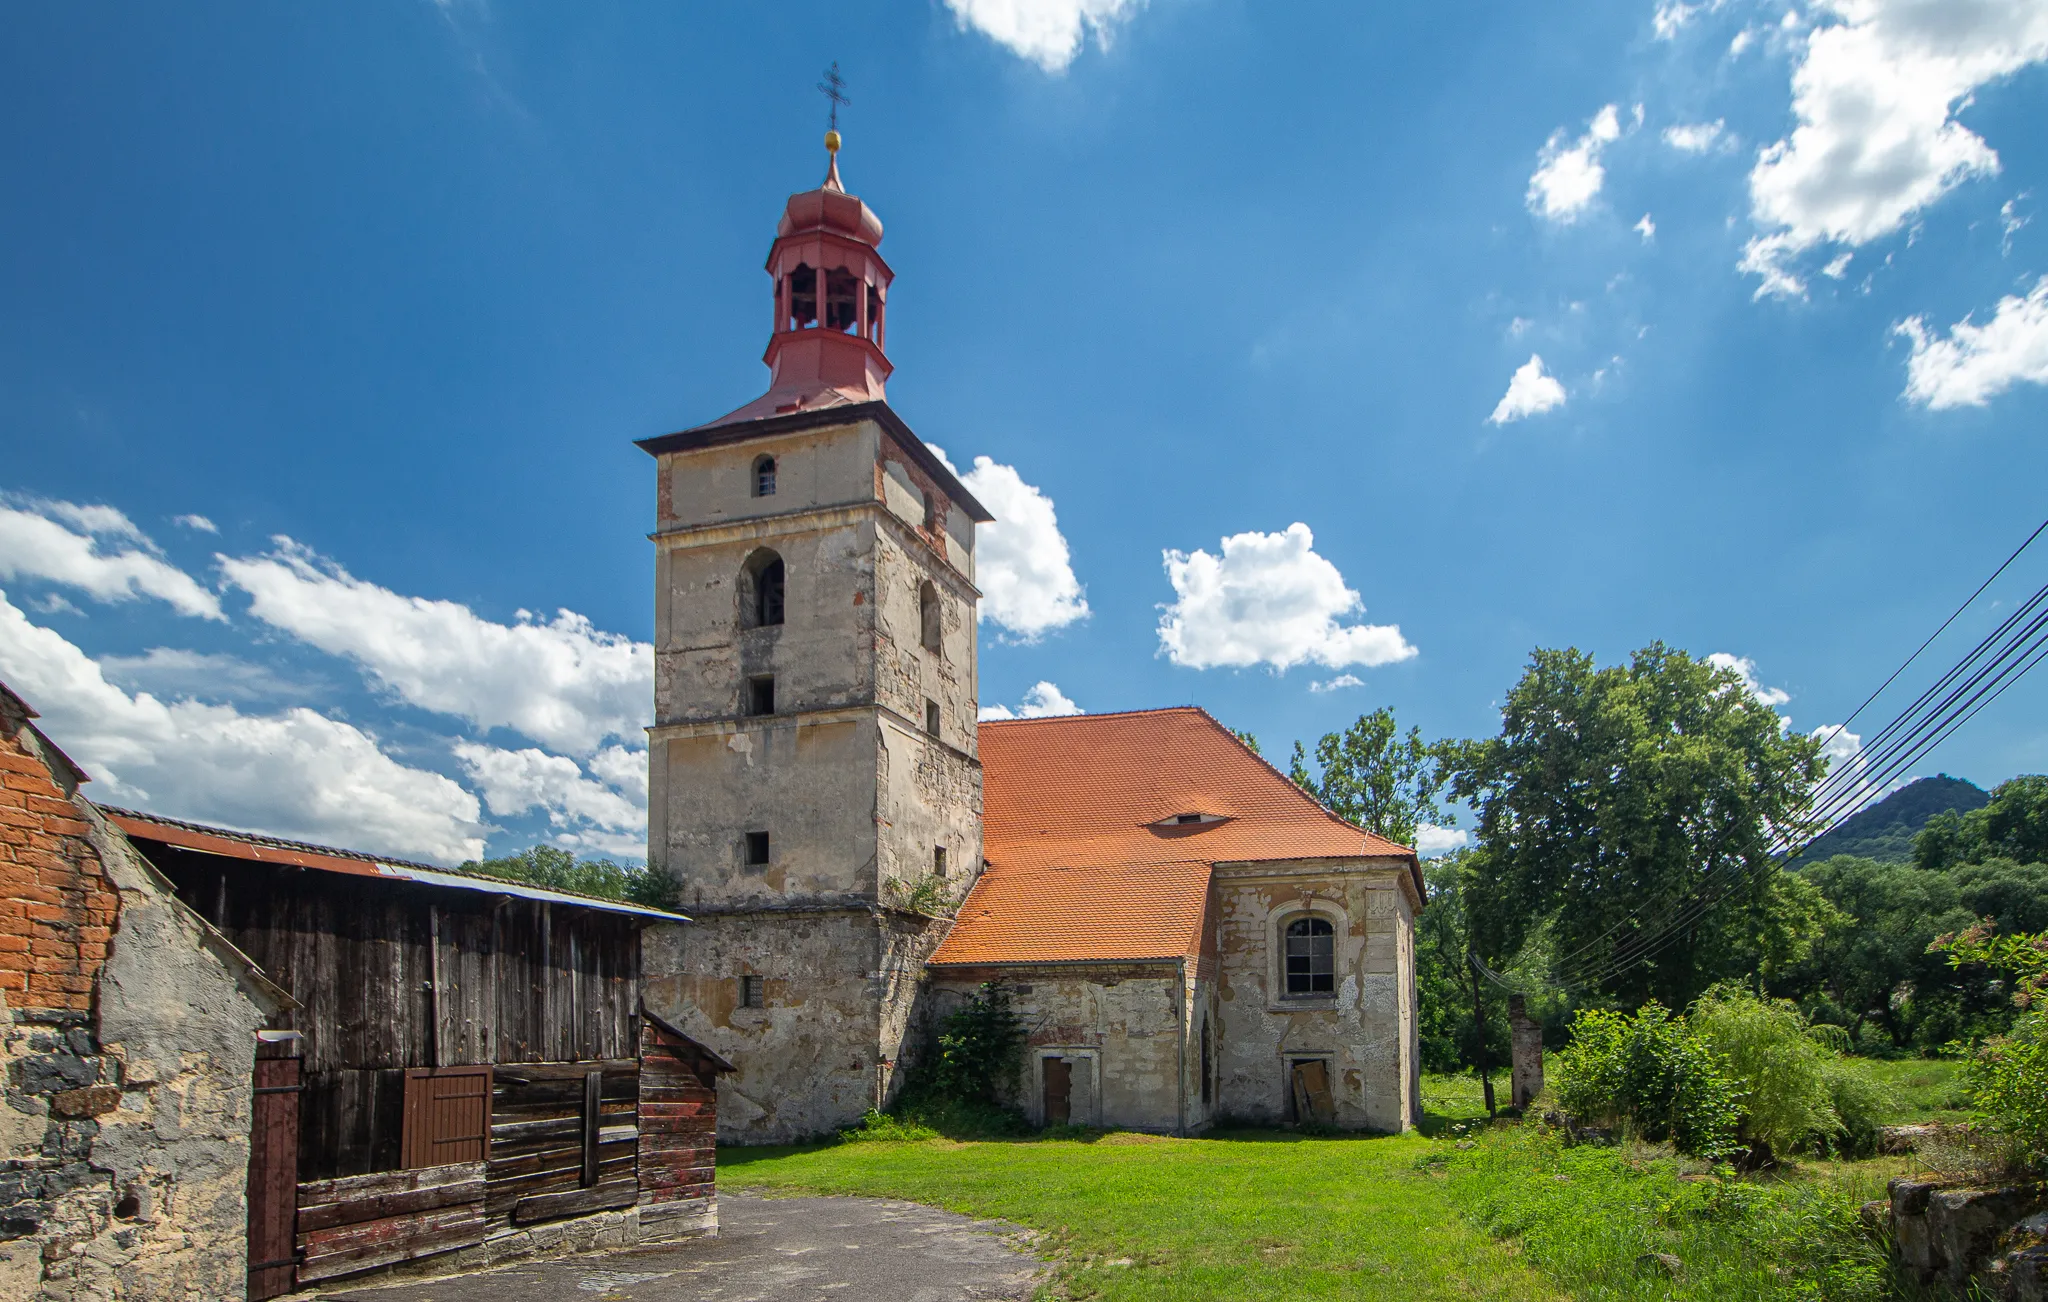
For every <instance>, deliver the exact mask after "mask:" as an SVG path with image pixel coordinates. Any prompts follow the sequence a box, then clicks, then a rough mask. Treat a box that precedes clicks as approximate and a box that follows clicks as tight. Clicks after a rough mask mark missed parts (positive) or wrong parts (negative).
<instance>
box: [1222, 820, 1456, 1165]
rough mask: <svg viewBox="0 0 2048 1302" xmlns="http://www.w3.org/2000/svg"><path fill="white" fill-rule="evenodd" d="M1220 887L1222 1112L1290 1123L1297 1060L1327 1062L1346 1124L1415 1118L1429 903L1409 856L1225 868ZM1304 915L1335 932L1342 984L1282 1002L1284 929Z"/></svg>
mask: <svg viewBox="0 0 2048 1302" xmlns="http://www.w3.org/2000/svg"><path fill="white" fill-rule="evenodd" d="M1381 864H1385V865H1386V866H1384V867H1383V866H1381ZM1211 890H1213V891H1214V892H1215V895H1216V909H1217V912H1218V915H1219V917H1220V922H1219V924H1218V932H1217V939H1218V976H1217V1003H1218V1007H1219V1010H1220V1013H1221V1018H1220V1022H1221V1025H1220V1027H1219V1028H1218V1029H1219V1031H1220V1041H1219V1043H1220V1045H1221V1049H1220V1054H1221V1064H1220V1076H1221V1079H1220V1081H1219V1089H1218V1100H1217V1108H1218V1111H1219V1112H1220V1113H1222V1114H1224V1115H1228V1116H1230V1117H1232V1118H1234V1119H1238V1120H1242V1121H1249V1122H1256V1123H1258V1124H1261V1125H1277V1124H1280V1123H1282V1122H1284V1121H1286V1120H1287V1119H1288V1118H1289V1113H1290V1102H1289V1098H1290V1080H1289V1064H1290V1063H1291V1062H1292V1061H1294V1060H1295V1059H1297V1058H1304V1057H1315V1058H1323V1059H1325V1060H1326V1061H1327V1062H1328V1063H1329V1072H1330V1084H1331V1095H1332V1102H1333V1103H1334V1104H1335V1107H1336V1117H1337V1124H1338V1125H1339V1126H1340V1127H1343V1128H1346V1129H1358V1130H1379V1131H1389V1132H1394V1131H1400V1130H1402V1129H1404V1128H1406V1127H1407V1126H1408V1125H1410V1124H1413V1123H1414V1122H1415V1121H1416V1120H1417V1119H1418V1118H1419V1115H1420V1113H1419V1103H1418V1100H1417V1098H1416V1084H1417V1074H1418V1073H1417V1071H1416V1067H1415V1063H1416V1054H1417V1052H1418V1028H1417V1025H1416V1018H1415V1013H1416V1008H1415V963H1414V941H1413V937H1414V928H1415V908H1416V903H1417V901H1416V899H1415V897H1414V886H1413V884H1412V879H1411V878H1410V877H1409V875H1408V868H1407V865H1406V864H1405V862H1390V861H1386V860H1381V861H1378V862H1374V861H1370V860H1361V861H1358V862H1356V863H1347V864H1342V865H1336V866H1333V865H1331V864H1330V863H1328V862H1325V861H1318V860H1307V861H1302V862H1299V863H1286V862H1266V863H1258V864H1246V865H1229V864H1219V865H1217V867H1216V873H1215V877H1214V879H1213V885H1212V886H1211ZM1304 913H1313V914H1315V915H1317V916H1320V917H1324V918H1326V919H1328V920H1329V921H1330V922H1331V923H1332V925H1333V926H1334V928H1335V932H1336V941H1337V944H1336V956H1335V957H1336V962H1335V978H1336V981H1335V984H1336V989H1335V990H1334V991H1332V992H1331V994H1330V995H1329V996H1328V997H1327V998H1317V999H1299V1000H1296V999H1286V998H1283V997H1282V995H1283V986H1282V984H1281V970H1282V969H1281V966H1280V958H1279V944H1280V939H1279V932H1280V928H1281V927H1282V926H1283V925H1285V923H1286V922H1287V921H1288V920H1289V919H1290V918H1293V917H1295V916H1299V915H1301V914H1304Z"/></svg>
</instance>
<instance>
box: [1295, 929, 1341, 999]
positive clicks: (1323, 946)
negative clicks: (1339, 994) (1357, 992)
mask: <svg viewBox="0 0 2048 1302" xmlns="http://www.w3.org/2000/svg"><path fill="white" fill-rule="evenodd" d="M1336 948H1337V933H1336V929H1335V928H1333V927H1331V926H1330V924H1329V922H1328V921H1327V920H1326V919H1323V918H1297V919H1295V920H1294V921H1293V922H1290V923H1288V924H1287V993H1288V995H1290V996H1291V997H1294V998H1297V999H1298V998H1303V997H1307V996H1314V995H1327V994H1333V993H1335V991H1336V989H1337V984H1336Z"/></svg>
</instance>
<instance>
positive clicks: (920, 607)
mask: <svg viewBox="0 0 2048 1302" xmlns="http://www.w3.org/2000/svg"><path fill="white" fill-rule="evenodd" d="M917 629H918V634H917V637H918V641H919V642H921V643H923V644H924V649H925V650H927V651H937V650H938V649H939V648H940V646H941V642H940V634H941V631H942V630H941V626H940V619H939V590H938V589H937V588H936V587H933V586H932V581H931V580H930V579H926V580H925V581H924V582H923V583H920V584H919V585H918V587H917Z"/></svg>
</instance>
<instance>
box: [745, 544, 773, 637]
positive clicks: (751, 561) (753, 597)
mask: <svg viewBox="0 0 2048 1302" xmlns="http://www.w3.org/2000/svg"><path fill="white" fill-rule="evenodd" d="M782 589H783V577H782V557H780V556H778V555H776V554H775V553H774V552H773V551H770V550H769V549H768V548H766V547H763V548H762V549H761V550H759V551H757V552H755V553H754V554H753V555H752V556H749V557H747V563H746V564H745V565H743V566H741V567H740V622H741V623H742V624H743V625H744V626H745V627H747V628H766V627H768V626H770V625H772V624H780V623H781V622H782V612H783V591H782Z"/></svg>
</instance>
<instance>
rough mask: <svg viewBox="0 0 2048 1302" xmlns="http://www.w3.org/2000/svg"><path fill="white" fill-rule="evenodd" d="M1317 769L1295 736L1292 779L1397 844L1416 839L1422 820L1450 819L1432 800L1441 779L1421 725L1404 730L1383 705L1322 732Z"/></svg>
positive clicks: (1350, 818) (1433, 749)
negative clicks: (1342, 726)
mask: <svg viewBox="0 0 2048 1302" xmlns="http://www.w3.org/2000/svg"><path fill="white" fill-rule="evenodd" d="M1316 770H1317V771H1316V773H1315V774H1314V775H1313V776H1312V775H1311V774H1310V773H1309V770H1308V757H1307V756H1306V755H1305V754H1304V753H1303V751H1302V746H1301V743H1300V742H1295V743H1294V758H1293V760H1292V761H1291V762H1290V763H1289V765H1288V772H1287V776H1288V777H1290V778H1292V779H1294V783H1295V785H1296V786H1298V787H1300V788H1301V789H1302V790H1303V791H1306V792H1308V793H1309V794H1310V795H1312V796H1314V797H1315V798H1316V799H1317V800H1320V801H1321V802H1322V803H1323V804H1324V805H1326V806H1328V807H1329V808H1330V809H1331V810H1332V811H1334V812H1335V813H1336V815H1337V816H1338V817H1339V818H1342V819H1345V820H1346V821H1348V822H1352V823H1356V824H1357V825H1358V826H1360V827H1362V828H1364V829H1365V830H1366V831H1368V832H1374V833H1377V834H1378V835H1380V836H1383V837H1385V838H1387V839H1388V840H1389V841H1392V842H1394V843H1395V844H1396V845H1414V844H1415V832H1416V829H1417V828H1418V827H1420V826H1421V825H1422V824H1423V823H1431V824H1435V825H1437V826H1440V827H1443V826H1449V825H1450V824H1451V819H1450V818H1449V817H1448V816H1447V815H1445V814H1444V813H1443V812H1442V811H1441V810H1439V809H1438V808H1437V804H1436V797H1437V793H1438V792H1439V791H1441V790H1442V789H1443V785H1444V773H1443V767H1442V765H1441V764H1440V763H1439V761H1438V756H1437V748H1436V747H1434V746H1431V745H1429V744H1427V743H1425V742H1424V741H1423V740H1422V730H1421V729H1420V728H1410V729H1409V730H1408V735H1407V736H1405V737H1404V736H1402V735H1401V732H1400V728H1399V726H1398V725H1396V724H1395V722H1394V712H1393V711H1392V710H1390V709H1387V708H1386V707H1384V706H1382V707H1381V708H1379V709H1377V710H1374V711H1373V712H1372V713H1371V714H1362V715H1360V716H1359V717H1358V722H1357V723H1354V724H1352V725H1351V726H1350V727H1349V728H1346V729H1345V730H1344V731H1343V732H1341V733H1338V732H1331V733H1325V734H1323V738H1322V740H1321V741H1318V742H1317V743H1316Z"/></svg>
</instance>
